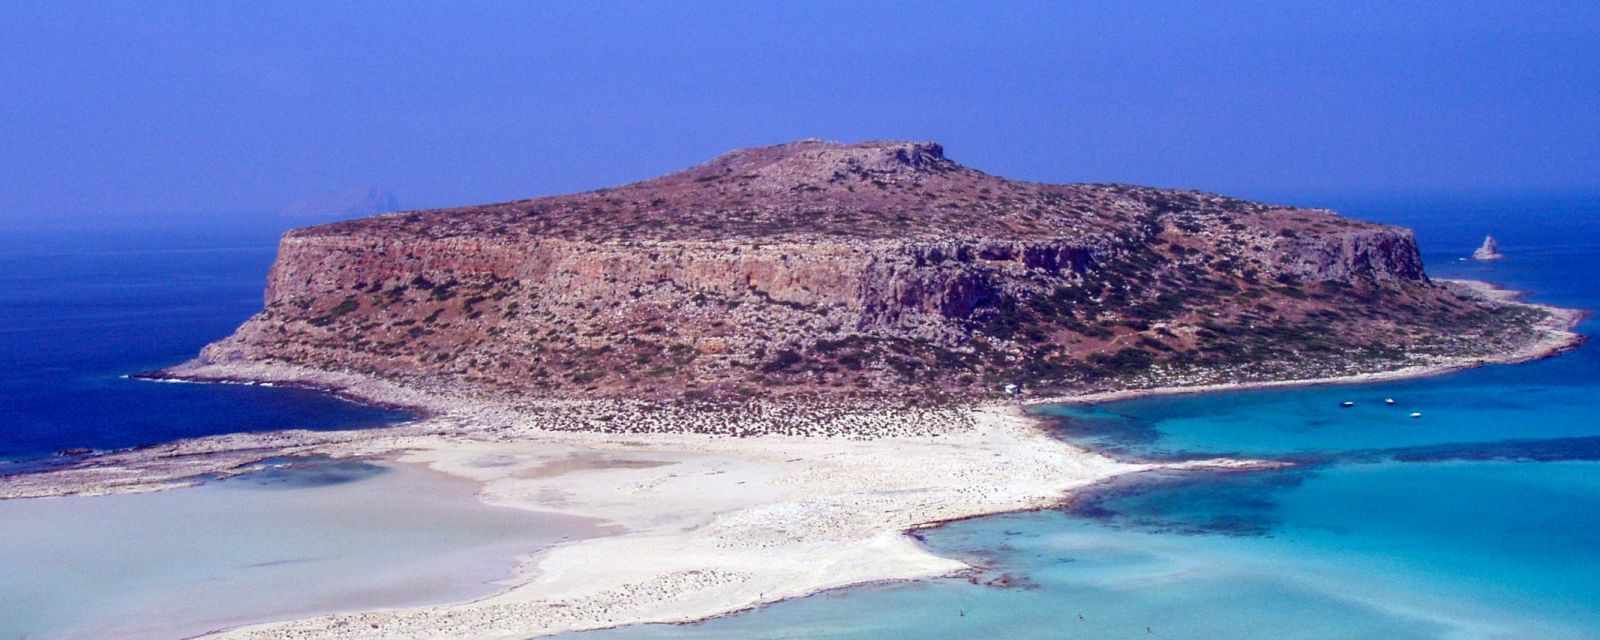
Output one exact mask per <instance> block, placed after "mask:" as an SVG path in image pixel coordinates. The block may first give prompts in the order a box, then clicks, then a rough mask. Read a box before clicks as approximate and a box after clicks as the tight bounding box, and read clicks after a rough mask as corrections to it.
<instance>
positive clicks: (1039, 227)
mask: <svg viewBox="0 0 1600 640" xmlns="http://www.w3.org/2000/svg"><path fill="white" fill-rule="evenodd" d="M1539 314H1540V312H1539V311H1537V310H1534V309H1530V308H1527V307H1521V306H1515V305H1508V304H1504V303H1501V302H1496V301H1493V300H1487V299H1483V298H1480V297H1475V296H1472V295H1470V294H1468V293H1466V292H1463V291H1460V290H1458V289H1456V288H1454V287H1451V286H1446V285H1443V284H1439V283H1435V282H1432V281H1430V280H1429V278H1428V277H1427V275H1426V274H1425V273H1424V271H1423V265H1422V261H1421V259H1420V257H1419V255H1418V251H1417V247H1416V244H1415V242H1414V240H1413V237H1412V234H1411V232H1410V231H1408V230H1405V229H1400V228H1395V227H1389V226H1383V225H1377V224H1370V223H1364V222H1357V221H1352V220H1348V219H1345V218H1341V217H1339V216H1337V215H1335V214H1333V213H1331V212H1328V211H1321V210H1306V209H1296V208H1290V207H1280V206H1273V205H1267V204H1259V203H1253V202H1246V201H1243V200H1237V199H1233V198H1227V197H1222V196H1217V195H1212V194H1206V193H1198V192H1190V191H1172V190H1162V189H1151V188H1143V187H1133V186H1125V185H1107V184H1075V185H1048V184H1037V183H1030V182H1020V181H1013V180H1006V179H1003V178H998V177H994V176H990V175H987V174H984V173H982V172H979V171H976V170H973V169H969V168H966V167H963V166H961V165H959V164H957V163H955V162H954V161H952V160H950V159H949V158H947V157H945V155H944V151H943V149H942V148H941V147H940V146H939V145H937V144H928V143H908V142H869V143H859V144H839V143H830V142H821V141H809V140H808V141H800V142H795V143H790V144H784V145H778V146H772V147H764V148H757V149H749V150H741V151H734V152H731V153H728V154H725V155H723V156H721V157H718V158H716V159H714V160H712V161H710V162H707V163H705V164H702V165H700V166H696V167H693V168H690V169H687V170H685V171H682V172H679V173H674V174H671V175H667V176H663V177H660V178H656V179H653V180H647V181H644V182H638V183H633V184H629V185H625V186H621V187H617V188H614V189H601V190H597V191H591V192H587V193H581V194H574V195H567V196H556V197H546V198H536V199H531V200H520V201H516V202H507V203H502V204H493V205H484V206H475V207H463V208H457V209H443V210H432V211H417V212H410V213H400V214H391V215H385V216H379V217H374V218H367V219H362V220H355V221H350V222H343V223H338V224H331V225H324V226H318V227H311V228H307V229H298V230H295V231H292V232H290V233H288V234H287V235H286V236H285V237H284V239H283V242H282V245H281V248H280V251H279V256H278V260H277V263H276V264H275V265H274V266H273V268H272V272H271V275H270V276H269V281H268V285H267V293H266V306H265V309H264V310H263V311H262V312H261V313H260V314H258V315H256V316H255V317H253V318H251V319H250V320H249V321H248V322H247V323H246V324H245V325H244V326H242V327H240V328H239V330H238V331H237V332H236V333H235V334H234V335H233V336H231V337H229V338H227V339H225V340H222V341H220V342H218V343H216V344H213V345H211V346H209V347H207V348H206V349H205V351H204V352H203V354H202V359H203V360H205V361H208V362H220V363H229V362H241V361H243V362H276V363H287V364H294V365H299V366H304V367H312V368H317V369H323V370H337V371H349V372H357V373H362V374H368V375H371V376H376V377H378V378H382V379H387V380H390V381H394V382H399V383H402V384H405V385H408V386H413V387H419V388H425V389H426V388H435V389H445V388H448V389H450V390H452V391H457V392H461V391H466V392H470V393H476V394H484V395H492V396H495V397H500V398H530V399H532V398H603V397H630V398H652V399H669V398H706V399H717V400H733V399H739V398H750V397H799V396H804V397H816V396H828V397H834V398H866V397H872V398H881V397H885V396H900V397H915V398H918V399H938V398H953V399H970V398H976V397H992V396H994V395H996V393H997V390H998V389H1000V388H1001V387H1002V386H1003V385H1005V384H1007V383H1020V384H1023V385H1025V386H1026V387H1027V388H1029V389H1030V390H1032V391H1049V390H1062V389H1068V388H1084V387H1108V386H1128V385H1133V386H1138V385H1156V384H1171V383H1174V382H1181V383H1198V382H1215V381H1218V380H1223V379H1226V380H1250V379H1264V378H1272V377H1313V376H1318V375H1329V374H1341V373H1350V372H1356V371H1367V370H1374V369H1380V368H1385V367H1394V366H1402V365H1405V364H1412V363H1415V362H1417V361H1418V360H1420V359H1426V358H1430V357H1437V356H1440V355H1450V356H1461V355H1471V354H1474V353H1482V354H1490V353H1493V352H1496V351H1499V350H1503V349H1504V348H1506V347H1507V345H1511V344H1515V343H1518V342H1519V341H1525V340H1527V339H1529V338H1528V336H1529V334H1528V330H1527V328H1528V327H1529V326H1530V325H1532V324H1533V323H1534V322H1535V321H1537V320H1538V319H1539V318H1538V317H1537V316H1539Z"/></svg>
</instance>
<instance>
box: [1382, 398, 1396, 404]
mask: <svg viewBox="0 0 1600 640" xmlns="http://www.w3.org/2000/svg"><path fill="white" fill-rule="evenodd" d="M1383 403H1384V404H1387V405H1393V404H1394V398H1384V399H1383Z"/></svg>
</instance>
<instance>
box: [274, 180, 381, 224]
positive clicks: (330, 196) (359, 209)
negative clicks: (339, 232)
mask: <svg viewBox="0 0 1600 640" xmlns="http://www.w3.org/2000/svg"><path fill="white" fill-rule="evenodd" d="M399 210H400V199H399V198H397V197H395V195H394V192H393V191H389V190H387V189H383V188H380V187H360V188H354V189H344V190H340V191H330V192H327V193H320V194H317V195H314V196H311V197H307V198H303V199H300V200H297V201H295V202H292V203H290V204H289V205H287V206H285V207H283V209H281V210H280V211H279V213H280V214H281V215H283V216H284V217H286V218H297V219H301V220H317V219H322V220H342V219H345V218H354V217H360V216H370V215H375V214H379V213H388V212H390V211H399Z"/></svg>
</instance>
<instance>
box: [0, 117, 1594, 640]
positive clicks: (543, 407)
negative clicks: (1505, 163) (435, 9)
mask: <svg viewBox="0 0 1600 640" xmlns="http://www.w3.org/2000/svg"><path fill="white" fill-rule="evenodd" d="M1576 318H1577V314H1576V313H1575V312H1572V311H1569V310H1563V309H1555V308H1551V307H1544V306H1539V305H1533V304H1527V303H1522V302H1519V301H1517V300H1515V299H1513V297H1512V296H1511V295H1510V294H1508V293H1506V292H1503V291H1499V290H1496V289H1493V288H1491V287H1488V286H1486V285H1482V284H1479V283H1470V282H1460V281H1442V280H1436V279H1433V278H1430V277H1429V276H1428V275H1427V274H1426V272H1425V271H1424V269H1423V264H1422V260H1421V258H1420V254H1419V252H1418V249H1417V246H1416V243H1415V240H1414V238H1413V236H1412V234H1411V233H1410V232H1409V231H1407V230H1405V229H1401V228H1396V227H1391V226H1385V225H1379V224H1372V223H1367V222H1360V221H1355V220H1350V219H1346V218H1342V217H1340V216H1338V215H1336V214H1334V213H1332V212H1329V211H1323V210H1308V209H1300V208H1294V207H1287V206H1277V205H1270V204H1262V203H1255V202H1248V201H1244V200H1239V199H1235V198H1229V197H1224V196H1219V195H1214V194H1208V193H1201V192H1194V191H1178V190H1167V189H1153V188H1146V187H1135V186H1127V185H1113V184H1071V185H1051V184H1039V183H1032V182H1022V181H1015V180H1007V179H1004V178H999V177H995V176H991V175H988V174H985V173H983V172H981V171H978V170H975V169H971V168H968V167H965V166H962V165H960V164H958V163H956V162H955V161H954V160H952V159H950V158H948V157H946V155H945V153H944V149H943V148H942V147H940V146H939V145H937V144H932V143H913V142H867V143H856V144H843V143H832V142H821V141H814V140H804V141H799V142H794V143H790V144H783V145H777V146H771V147H763V148H756V149H749V150H742V151H734V152H731V153H728V154H725V155H723V156H721V157H718V158H715V159H713V160H711V161H709V162H707V163H705V164H702V165H699V166H696V167H692V168H689V169H686V170H684V171H681V172H678V173H674V174H670V175H667V176H663V177H660V178H655V179H651V180H646V181H642V182H637V183H633V184H629V185H623V186H619V187H616V188H610V189H599V190H595V191H590V192H586V193H580V194H574V195H565V196H553V197H542V198H535V199H530V200H520V201H515V202H507V203H500V204H491V205H482V206H472V207H462V208H455V209H441V210H429V211H414V212H405V213H397V214H389V215H382V216H378V217H372V218H366V219H361V220H354V221H348V222H340V223H336V224H330V225H323V226H317V227H310V228H306V229H299V230H296V231H292V232H290V233H289V234H287V235H286V236H285V237H284V238H283V241H282V244H281V246H280V249H279V255H278V259H277V262H276V263H275V264H274V266H273V267H272V271H271V274H270V276H269V281H268V284H267V291H266V297H265V304H264V308H263V309H262V311H261V312H260V313H258V314H257V315H256V316H254V317H253V318H251V319H250V320H249V321H248V322H246V323H245V324H244V325H243V326H242V327H240V328H239V329H238V331H237V332H236V333H234V334H233V335H232V336H229V337H227V338H226V339H224V340H221V341H219V342H217V343H215V344H212V345H211V346H209V347H207V348H206V349H205V350H204V352H203V353H202V354H200V357H199V358H198V359H196V360H195V361H193V362H190V363H186V364H184V365H180V366H176V367H173V368H172V369H170V370H168V371H164V372H157V373H153V374H150V377H157V378H165V379H183V380H198V381H215V382H235V383H260V382H272V383H279V384H299V385H306V386H315V387H319V388H324V389H328V390H331V391H334V392H339V393H344V394H347V395H351V396H355V397H358V398H361V399H364V400H368V401H373V402H382V403H388V404H394V405H400V406H406V407H411V408H415V409H418V410H419V411H420V412H421V413H422V416H421V417H420V418H419V419H418V420H416V421H414V422H412V423H409V424H406V425H402V426H398V427H392V428H387V429H381V430H365V431H340V432H310V431H298V430H290V431H280V432H274V433H265V434H238V435H231V436H218V437H209V438H199V439H193V440H186V441H181V442H177V443H172V444H167V445H161V446H157V447H150V448H145V449H136V450H132V451H123V452H112V453H106V454H100V455H91V456H84V457H82V458H81V459H76V460H74V461H73V462H71V463H69V464H64V465H62V466H60V467H58V468H56V469H54V470H51V471H49V472H45V473H33V474H26V475H16V476H11V477H7V478H3V479H0V497H34V496H45V495H60V494H66V493H109V492H119V491H149V490H158V489H165V488H171V487H176V486H183V485H186V484H193V483H196V482H201V481H203V480H204V479H205V478H209V477H215V476H218V475H224V476H225V475H229V474H234V473H240V472H242V471H245V470H249V469H252V468H255V467H256V466H257V465H259V464H260V462H261V461H262V460H264V459H267V458H271V457H274V456H285V455H303V454H313V453H314V454H322V455H330V456H366V457H376V458H383V459H387V460H392V461H397V462H401V463H415V464H424V465H427V466H428V467H430V468H432V469H434V470H437V471H440V472H443V473H446V474H450V475H454V476H460V477H465V478H470V479H472V480H474V481H477V482H479V483H481V486H482V489H481V490H480V492H479V495H480V497H481V498H482V499H483V500H485V501H487V502H490V503H492V504H497V505H504V506H511V507H516V508H524V509H533V510H543V511H555V512H561V513H567V514H573V515H580V516H585V517H590V518H596V519H600V520H603V521H605V522H608V523H612V524H615V525H620V528H621V529H622V531H621V532H620V533H617V534H615V535H610V536H607V537H602V538H595V539H586V540H576V541H571V542H568V543H565V544H561V545H558V546H555V547H553V548H550V549H546V550H543V551H541V552H539V553H538V554H537V555H535V556H534V557H532V558H531V559H529V560H528V561H527V562H526V563H525V565H524V566H523V567H522V568H521V569H520V570H519V572H518V574H517V577H516V578H515V579H513V580H512V581H511V582H510V585H511V586H509V587H508V589H507V590H506V591H505V592H504V593H502V594H501V595H498V596H494V597H491V598H488V599H484V600H478V601H474V602H468V603H459V604H443V605H435V606H422V607H409V608H396V609H385V610H381V611H366V612H348V613H338V614H330V615H325V616H320V617H315V618H310V619H305V620H296V621H279V622H267V623H264V624H259V625H253V626H245V627H241V628H237V629H230V630H219V635H221V636H225V637H232V638H262V639H265V638H274V639H284V638H296V639H300V638H417V637H460V638H526V637H529V636H533V635H540V634H548V633H555V632H561V631H570V630H580V629H594V628H602V627H609V626H616V625H621V624H628V623H635V622H646V621H657V622H674V621H687V620H696V619H702V618H705V617H708V616H713V615H718V614H722V613H726V612H730V611H736V610H740V609H744V608H748V607H751V606H757V605H760V604H762V603H766V602H773V601H776V600H781V599H784V598H790V597H796V596H801V595H805V594H809V593H814V592H817V591H820V590H823V589H828V588H834V587H839V586H844V585H849V584H858V583H863V582H870V581H881V580H894V579H911V578H920V577H929V576H938V575H948V574H951V573H954V572H968V574H969V575H970V576H971V578H972V579H973V580H985V579H990V578H991V577H986V576H985V575H984V574H983V569H982V567H972V566H968V565H966V564H964V563H962V562H959V561H956V560H952V559H948V558H942V557H938V556H935V555H933V554H931V553H930V552H928V551H927V550H926V549H924V548H923V547H922V546H921V545H920V544H918V543H917V541H916V540H915V539H914V538H913V537H911V536H907V535H905V533H906V532H907V531H908V530H911V529H914V528H917V527H921V526H928V525H931V524H937V523H939V522H943V521H948V520H952V519H959V518H965V517H972V516H976V515H982V514H988V513H996V512H1002V511H1009V510H1018V509H1029V508H1040V507H1047V506H1050V505H1052V504H1056V503H1057V502H1059V501H1060V500H1061V499H1062V498H1063V497H1064V496H1065V495H1066V493H1067V492H1069V491H1071V490H1073V489H1075V488H1078V487H1082V486H1084V485H1087V484H1090V483H1093V482H1097V481H1100V480H1104V479H1106V478H1109V477H1112V476H1115V475H1118V474H1123V473H1129V472H1137V471H1142V470H1147V469H1153V468H1158V467H1172V466H1187V467H1222V468H1238V467H1249V466H1252V465H1256V464H1260V463H1256V462H1252V461H1248V460H1208V461H1191V462H1185V463H1160V464H1156V463H1144V462H1129V461H1118V460H1112V459H1109V458H1106V457H1104V456H1101V455H1098V454H1095V453H1093V452H1088V451H1083V450H1080V449H1076V448H1074V447H1072V446H1070V445H1067V444H1065V443H1063V442H1061V441H1060V440H1058V439H1055V438H1053V437H1050V436H1049V435H1048V434H1047V433H1045V432H1044V431H1043V430H1042V429H1040V428H1039V427H1038V425H1037V424H1036V423H1034V422H1033V421H1032V419H1031V418H1030V417H1029V416H1028V415H1027V414H1025V413H1023V412H1022V411H1020V410H1019V409H1018V408H1017V407H1016V406H1015V404H1014V399H1012V398H1010V397H1009V396H1008V394H1007V393H1006V392H1005V390H1006V389H1007V388H1008V387H1009V388H1011V389H1014V390H1018V389H1020V390H1021V392H1022V393H1023V395H1024V396H1025V397H1026V398H1027V399H1028V400H1029V401H1033V402H1039V401H1045V400H1047V399H1048V400H1055V401H1088V400H1094V399H1100V398H1107V397H1115V396H1119V395H1126V394H1130V393H1163V392H1178V391H1192V390H1204V389H1211V388H1218V387H1219V386H1220V387H1237V386H1246V385H1270V384H1299V383H1306V382H1318V381H1358V380H1367V379H1375V378H1380V377H1392V376H1405V375H1421V374H1425V373H1432V372H1437V371H1443V370H1448V369H1452V368H1459V367H1465V366H1475V365H1478V364H1482V363H1486V362H1506V361H1516V360H1522V359H1528V358H1535V357H1541V356H1545V355H1549V354H1551V353H1555V352H1557V351H1560V350H1562V349H1565V348H1568V347H1570V346H1572V345H1573V344H1575V343H1576V340H1578V338H1577V336H1576V334H1574V333H1572V332H1571V331H1570V329H1571V327H1572V325H1573V323H1574V322H1575V321H1576Z"/></svg>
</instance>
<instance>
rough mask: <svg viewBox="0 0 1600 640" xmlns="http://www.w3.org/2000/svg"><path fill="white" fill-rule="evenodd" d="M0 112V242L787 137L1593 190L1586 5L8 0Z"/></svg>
mask: <svg viewBox="0 0 1600 640" xmlns="http://www.w3.org/2000/svg"><path fill="white" fill-rule="evenodd" d="M978 5H984V6H978ZM990 5H994V6H990ZM0 84H3V87H4V97H3V98H0V172H3V173H4V176H5V179H4V183H3V184H4V187H3V188H0V222H9V223H10V224H11V225H12V226H13V227H15V226H16V225H17V224H19V221H22V220H30V221H34V222H38V221H60V220H74V221H83V220H92V219H94V217H95V216H102V215H109V214H110V213H111V212H129V211H133V212H196V211H277V210H280V209H283V208H284V207H286V206H288V205H289V204H290V203H293V202H295V201H298V200H303V199H306V198H308V197H314V196H316V195H317V194H322V193H327V192H331V191H347V190H352V189H356V188H364V187H367V186H379V187H382V188H386V189H390V190H393V191H394V192H395V193H396V194H397V195H398V197H399V199H400V201H401V202H402V204H404V205H407V206H411V207H420V206H432V205H444V204H466V203H472V202H482V201H493V200H504V199H511V198H516V197H524V196H530V195H538V194H548V193H559V192H567V191H573V190H580V189H586V188H592V187H598V186H604V185H609V184H613V183H619V182H625V181H631V180H635V179H640V178H645V177H649V176H652V175H655V174H659V173H662V172H665V171H669V170H672V169H675V168H679V167H683V166H686V165H690V164H694V163H697V162H700V161H703V160H705V159H708V158H710V157H711V156H713V155H715V154H717V153H720V152H722V151H724V150H727V149H730V148H734V147H741V146H751V145H760V144H769V143H775V142H781V141H785V140H790V139H794V138H801V137H812V136H815V137H824V138H833V139H844V140H856V139H864V138H912V139H932V140H938V141H941V142H943V143H944V144H945V147H946V150H947V153H948V154H949V155H950V156H951V157H953V158H955V159H956V160H958V161H960V162H963V163H965V164H967V165H969V166H973V167H976V168H979V169H983V170H986V171H989V172H991V173H997V174H1002V175H1007V176H1015V177H1023V178H1029V179H1037V180H1047V181H1055V182H1069V181H1124V182H1137V183H1147V184H1156V185H1167V186H1189V187H1199V188H1205V189H1209V190H1216V191H1224V192H1234V193H1244V194H1251V193H1283V192H1292V191H1295V190H1321V191H1338V190H1360V191H1371V190H1392V189H1401V190H1409V189H1418V190H1461V189H1520V188H1539V189H1592V188H1596V187H1600V3H1596V2H1592V1H1591V2H1572V3H1541V2H1507V3H1481V2H1464V1H1462V2H1438V3H1425V4H1411V3H1395V2H1378V3H1371V4H1364V3H1355V2H1331V3H1327V4H1300V3H1289V2H1261V3H1235V4H1226V5H1217V6H1214V3H1201V2H1196V3H1181V4H1180V3H1164V2H1106V3H1069V2H1057V3H1041V4H1033V3H977V2H974V3H968V4H953V3H952V4H942V3H929V2H925V1H919V2H908V3H894V4H892V3H880V2H841V3H811V2H806V3H802V2H783V3H778V2H730V3H712V2H674V3H666V2H660V3H656V2H649V3H645V2H630V3H618V4H610V3H600V2H592V1H585V2H581V3H579V2H572V3H557V2H518V3H510V2H507V3H473V2H467V3H460V2H450V3H444V2H439V3H415V4H407V3H401V2H392V1H384V2H309V1H307V2H193V3H161V2H149V1H142V0H141V1H139V2H126V3H117V2H103V1H102V2H55V1H49V2H31V1H20V0H12V1H10V2H5V3H0Z"/></svg>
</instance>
